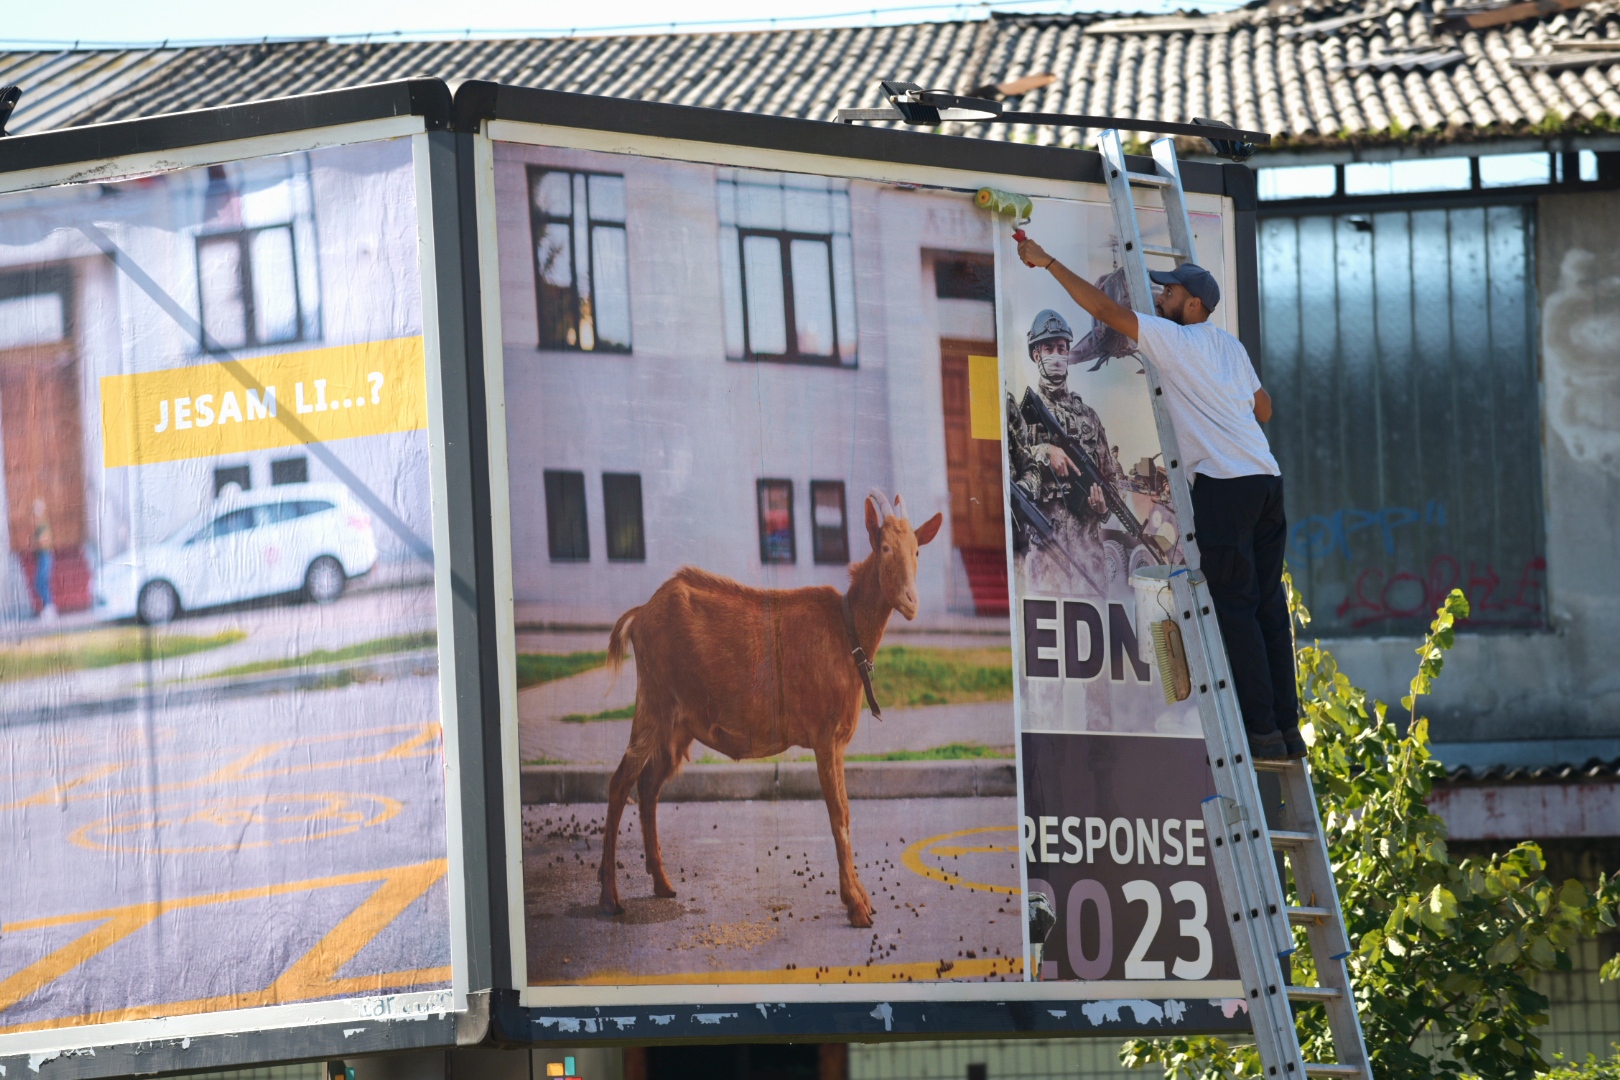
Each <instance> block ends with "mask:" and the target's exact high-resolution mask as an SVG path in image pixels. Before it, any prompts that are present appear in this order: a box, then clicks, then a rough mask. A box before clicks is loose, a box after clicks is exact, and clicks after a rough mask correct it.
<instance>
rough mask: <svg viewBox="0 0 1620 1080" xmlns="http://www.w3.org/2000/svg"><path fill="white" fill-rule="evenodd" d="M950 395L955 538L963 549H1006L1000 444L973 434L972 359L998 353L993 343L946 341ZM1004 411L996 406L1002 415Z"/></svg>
mask: <svg viewBox="0 0 1620 1080" xmlns="http://www.w3.org/2000/svg"><path fill="white" fill-rule="evenodd" d="M939 351H940V364H941V375H942V379H943V383H944V398H945V469H946V473H947V475H948V478H949V481H950V487H951V542H952V543H953V544H954V545H955V546H956V547H959V548H993V549H994V550H995V551H997V552H998V553H999V552H1005V550H1006V533H1005V529H1006V524H1005V520H1004V519H1005V514H1004V512H1003V509H1002V487H1001V443H1000V441H999V440H996V439H975V438H973V430H972V419H971V402H970V398H969V391H968V357H969V356H970V355H971V356H994V355H996V345H995V342H993V341H959V340H953V339H948V338H947V339H942V340H941V341H940V343H939ZM1000 411H1001V410H1000V409H999V408H998V409H997V413H998V415H999V413H1000Z"/></svg>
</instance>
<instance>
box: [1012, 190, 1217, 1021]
mask: <svg viewBox="0 0 1620 1080" xmlns="http://www.w3.org/2000/svg"><path fill="white" fill-rule="evenodd" d="M1034 208H1035V209H1034V214H1033V216H1032V218H1031V220H1030V222H1029V224H1028V225H1027V226H1026V228H1027V229H1028V230H1029V234H1030V235H1031V236H1032V237H1035V238H1036V239H1038V240H1039V241H1040V242H1041V244H1043V245H1044V246H1045V247H1046V248H1047V250H1048V251H1050V252H1051V253H1052V254H1053V255H1054V256H1056V257H1057V258H1059V259H1061V260H1063V263H1064V265H1066V266H1069V267H1072V268H1074V270H1075V271H1076V273H1079V274H1081V275H1082V276H1083V277H1085V278H1086V279H1088V280H1090V281H1092V282H1094V283H1096V284H1097V285H1098V286H1099V287H1100V288H1102V289H1103V290H1104V291H1107V292H1109V293H1110V294H1111V295H1113V296H1115V297H1116V298H1118V299H1120V300H1121V301H1123V300H1125V283H1124V273H1123V271H1122V270H1121V269H1120V265H1119V262H1120V261H1119V258H1118V254H1119V252H1118V245H1119V240H1118V237H1117V235H1116V234H1115V232H1114V223H1113V216H1112V211H1111V208H1110V206H1109V205H1108V204H1107V203H1106V202H1103V203H1084V202H1075V201H1069V200H1060V199H1036V200H1035V201H1034ZM1142 218H1143V220H1144V233H1145V236H1144V241H1145V242H1147V243H1158V244H1159V245H1161V246H1163V245H1164V244H1165V243H1166V240H1167V237H1165V236H1163V235H1160V236H1157V237H1155V236H1154V235H1153V229H1154V227H1155V226H1157V229H1158V232H1159V233H1161V234H1163V233H1165V232H1167V230H1166V228H1165V226H1164V222H1163V215H1162V213H1157V212H1149V213H1144V214H1143V215H1142ZM1192 223H1193V232H1194V237H1195V241H1196V243H1197V246H1198V254H1199V257H1200V264H1201V265H1204V266H1207V267H1211V268H1213V269H1214V272H1215V273H1217V274H1223V268H1224V267H1225V265H1226V260H1225V257H1224V251H1223V236H1222V230H1221V220H1220V218H1219V217H1218V216H1215V215H1210V214H1200V213H1194V214H1193V215H1192ZM996 240H997V248H998V250H997V254H998V267H997V269H998V274H999V279H998V284H999V289H998V314H999V316H1000V323H999V329H1000V341H1001V351H1000V356H1001V366H1000V370H1001V378H1002V389H1003V401H1002V403H1001V404H1002V409H1001V412H1002V417H1003V421H1004V430H1005V443H1006V447H1007V462H1008V484H1007V488H1006V491H1007V498H1008V503H1007V513H1008V517H1009V520H1010V522H1011V550H1012V587H1013V588H1012V593H1013V613H1014V625H1015V630H1014V635H1013V637H1014V642H1015V649H1014V651H1015V654H1016V659H1015V670H1016V673H1017V677H1016V711H1017V715H1018V727H1019V731H1020V740H1021V749H1022V757H1021V761H1020V767H1021V769H1022V775H1023V781H1024V784H1023V795H1024V807H1023V812H1024V815H1025V816H1024V836H1023V840H1024V848H1023V856H1024V861H1025V864H1026V867H1027V873H1028V884H1029V888H1030V890H1031V891H1032V892H1039V893H1044V894H1045V895H1046V896H1047V898H1048V900H1049V901H1050V902H1051V904H1052V907H1053V913H1054V915H1055V916H1056V923H1055V925H1054V926H1053V928H1052V931H1051V933H1050V935H1049V936H1048V937H1047V938H1046V940H1045V941H1044V943H1043V944H1042V949H1041V953H1040V965H1041V967H1040V971H1039V973H1038V974H1039V977H1040V978H1042V979H1084V980H1103V981H1113V980H1127V981H1128V980H1147V981H1153V982H1160V983H1166V982H1168V983H1169V984H1170V985H1171V986H1173V985H1174V984H1175V982H1176V981H1177V980H1192V981H1197V980H1206V979H1215V980H1235V979H1236V977H1237V968H1236V962H1235V959H1234V957H1233V954H1232V947H1231V941H1230V937H1229V936H1228V934H1227V932H1226V929H1225V923H1224V920H1222V919H1221V918H1219V912H1220V890H1219V886H1218V884H1217V882H1216V880H1215V874H1214V868H1213V867H1212V866H1211V865H1210V864H1209V860H1208V858H1207V838H1206V837H1205V836H1204V835H1203V833H1204V823H1203V819H1202V810H1201V807H1200V803H1201V801H1202V800H1203V799H1204V797H1206V796H1208V795H1213V794H1214V784H1213V780H1212V779H1211V777H1210V775H1209V767H1208V763H1207V761H1206V758H1205V752H1204V738H1203V728H1202V725H1201V723H1200V721H1199V716H1198V709H1197V705H1196V703H1195V702H1194V700H1193V699H1192V697H1190V696H1185V695H1184V696H1183V698H1182V700H1180V701H1171V698H1172V697H1173V696H1174V695H1173V694H1167V693H1166V692H1165V689H1164V685H1163V681H1162V680H1163V679H1164V676H1165V666H1166V665H1163V664H1161V662H1160V657H1159V655H1157V652H1156V649H1155V643H1154V641H1153V637H1152V633H1151V630H1150V627H1151V626H1152V624H1153V623H1154V622H1157V621H1160V620H1163V619H1166V618H1170V617H1171V612H1170V611H1169V610H1168V608H1166V607H1165V605H1166V604H1168V603H1170V599H1169V589H1168V587H1167V584H1166V582H1167V580H1168V578H1167V575H1168V574H1169V573H1171V572H1173V570H1174V568H1176V567H1178V566H1182V565H1184V563H1185V559H1184V557H1183V554H1182V550H1181V545H1180V543H1179V536H1180V533H1179V531H1178V529H1177V524H1178V523H1177V519H1176V512H1175V508H1174V506H1173V505H1172V503H1171V499H1170V484H1169V481H1168V478H1167V475H1166V472H1165V467H1164V464H1165V463H1164V455H1163V453H1162V452H1161V449H1160V446H1159V436H1158V430H1157V428H1156V426H1155V423H1154V418H1153V410H1152V406H1151V403H1150V401H1149V397H1148V390H1147V380H1146V378H1145V377H1144V373H1143V368H1142V364H1141V362H1140V361H1139V360H1138V358H1137V356H1136V354H1135V347H1134V343H1133V342H1131V341H1129V340H1128V339H1126V338H1125V337H1124V336H1123V335H1121V334H1119V333H1118V332H1117V331H1114V330H1111V329H1109V328H1108V327H1106V326H1104V325H1103V324H1101V323H1097V322H1094V321H1093V320H1092V318H1091V316H1090V315H1088V314H1087V313H1086V312H1085V311H1084V310H1083V309H1082V308H1081V307H1080V306H1079V305H1078V304H1076V303H1075V302H1074V301H1073V300H1072V299H1070V297H1069V296H1068V294H1067V293H1066V292H1065V291H1064V290H1063V288H1062V287H1061V286H1060V285H1059V284H1058V283H1057V282H1056V280H1054V279H1053V277H1052V276H1051V274H1049V273H1048V272H1047V271H1046V270H1044V269H1038V268H1030V267H1027V266H1025V265H1024V264H1023V262H1021V261H1020V260H1019V258H1018V254H1017V246H1016V243H1015V242H1014V240H1013V237H1012V235H1011V230H1010V229H1008V228H1006V227H1003V228H1001V229H999V230H998V234H997V238H996ZM1227 280H1228V281H1229V279H1227ZM1226 295H1227V296H1228V297H1229V298H1230V297H1233V296H1235V290H1233V289H1231V288H1228V289H1227V290H1226ZM1234 308H1235V304H1223V305H1221V306H1220V307H1219V308H1217V309H1216V311H1215V313H1214V319H1215V320H1216V321H1217V323H1225V324H1226V325H1227V326H1228V327H1230V326H1232V325H1233V324H1232V323H1230V322H1227V320H1230V319H1233V318H1234V316H1233V311H1234ZM1054 462H1056V464H1054ZM1167 702H1168V703H1167ZM1212 913H1213V914H1212ZM1032 963H1033V961H1032ZM1138 985H1140V983H1138ZM1229 985H1232V986H1235V985H1236V983H1235V982H1234V983H1230V984H1229ZM1170 992H1174V990H1173V989H1172V990H1170ZM1237 1004H1239V1005H1241V1001H1239V1002H1238V1003H1237Z"/></svg>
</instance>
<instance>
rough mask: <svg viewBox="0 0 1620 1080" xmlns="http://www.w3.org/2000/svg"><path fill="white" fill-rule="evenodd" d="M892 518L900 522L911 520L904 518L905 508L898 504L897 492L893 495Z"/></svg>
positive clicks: (898, 495) (898, 496) (898, 494)
mask: <svg viewBox="0 0 1620 1080" xmlns="http://www.w3.org/2000/svg"><path fill="white" fill-rule="evenodd" d="M894 516H895V517H897V518H899V519H900V520H902V521H910V520H911V518H909V517H908V516H906V508H905V506H904V505H902V504H901V502H900V493H899V492H898V491H897V492H895V493H894Z"/></svg>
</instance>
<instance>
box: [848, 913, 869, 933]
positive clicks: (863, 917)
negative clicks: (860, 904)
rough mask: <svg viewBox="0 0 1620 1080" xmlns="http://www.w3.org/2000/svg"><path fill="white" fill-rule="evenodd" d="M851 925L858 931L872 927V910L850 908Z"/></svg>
mask: <svg viewBox="0 0 1620 1080" xmlns="http://www.w3.org/2000/svg"><path fill="white" fill-rule="evenodd" d="M849 925H851V926H853V927H855V928H856V929H857V930H864V929H866V928H867V927H869V926H871V925H872V910H871V909H870V908H866V909H861V908H850V909H849Z"/></svg>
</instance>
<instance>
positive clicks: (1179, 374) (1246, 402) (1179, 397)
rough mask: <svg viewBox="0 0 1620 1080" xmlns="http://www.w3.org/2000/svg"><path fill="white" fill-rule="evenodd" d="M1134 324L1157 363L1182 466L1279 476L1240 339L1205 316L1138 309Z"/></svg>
mask: <svg viewBox="0 0 1620 1080" xmlns="http://www.w3.org/2000/svg"><path fill="white" fill-rule="evenodd" d="M1136 323H1137V331H1136V344H1137V348H1139V349H1141V350H1142V355H1143V356H1145V357H1147V358H1148V359H1149V360H1151V361H1153V366H1154V367H1155V368H1157V369H1158V372H1159V381H1160V384H1161V385H1162V386H1163V387H1164V400H1165V404H1166V406H1167V407H1168V408H1169V410H1170V421H1171V423H1173V424H1175V426H1176V440H1177V441H1178V442H1179V443H1180V444H1181V457H1182V461H1183V464H1184V465H1185V466H1186V468H1187V471H1188V472H1189V473H1202V474H1203V475H1205V476H1208V477H1213V478H1214V479H1217V480H1226V479H1230V478H1231V477H1234V476H1256V475H1262V474H1263V475H1268V476H1281V475H1282V470H1281V469H1279V468H1277V459H1276V458H1274V457H1272V455H1271V447H1270V445H1268V444H1267V442H1266V435H1265V432H1263V431H1261V430H1260V422H1259V421H1258V420H1256V419H1255V418H1254V392H1255V391H1256V390H1258V389H1260V378H1259V376H1257V375H1256V374H1255V373H1254V364H1253V363H1251V362H1250V360H1249V353H1248V351H1247V350H1246V349H1244V348H1243V343H1242V342H1240V341H1239V340H1238V339H1237V338H1235V337H1233V336H1232V335H1231V334H1228V333H1227V332H1226V331H1225V330H1222V329H1221V328H1220V327H1218V326H1211V325H1210V324H1209V323H1207V322H1203V323H1194V324H1193V325H1192V326H1182V325H1181V324H1180V323H1174V322H1171V321H1170V320H1169V319H1162V318H1159V317H1158V316H1156V315H1143V314H1141V313H1140V312H1139V313H1138V314H1137V316H1136Z"/></svg>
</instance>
